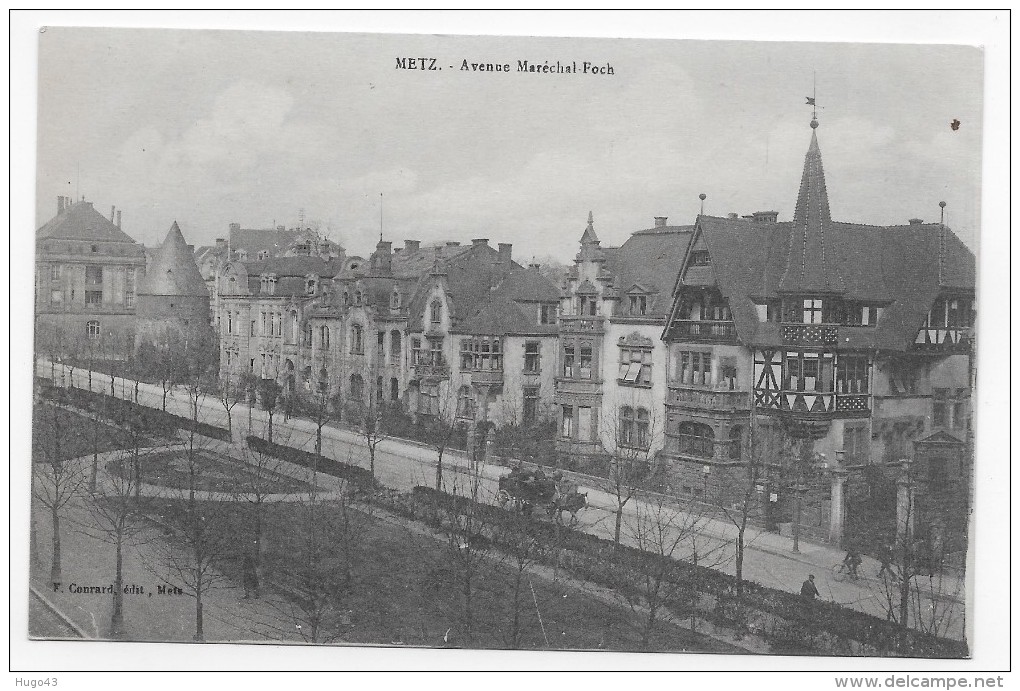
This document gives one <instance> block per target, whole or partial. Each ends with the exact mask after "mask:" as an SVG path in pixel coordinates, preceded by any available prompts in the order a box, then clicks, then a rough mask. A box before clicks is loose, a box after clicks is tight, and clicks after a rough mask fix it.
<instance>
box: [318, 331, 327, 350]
mask: <svg viewBox="0 0 1020 691" xmlns="http://www.w3.org/2000/svg"><path fill="white" fill-rule="evenodd" d="M319 347H321V348H322V349H323V350H328V349H329V327H328V326H322V327H319Z"/></svg>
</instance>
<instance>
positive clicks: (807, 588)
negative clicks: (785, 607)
mask: <svg viewBox="0 0 1020 691" xmlns="http://www.w3.org/2000/svg"><path fill="white" fill-rule="evenodd" d="M800 596H801V597H806V598H807V599H809V600H814V599H815V598H816V597H818V586H816V585H815V575H814V574H813V573H812V574H808V577H807V580H806V581H804V584H803V585H801V586H800Z"/></svg>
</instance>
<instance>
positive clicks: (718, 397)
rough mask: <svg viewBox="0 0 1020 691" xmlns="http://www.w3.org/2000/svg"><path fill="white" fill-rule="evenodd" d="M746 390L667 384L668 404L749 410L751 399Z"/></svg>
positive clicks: (682, 406) (718, 409) (684, 406)
mask: <svg viewBox="0 0 1020 691" xmlns="http://www.w3.org/2000/svg"><path fill="white" fill-rule="evenodd" d="M750 398H751V397H750V394H749V393H748V392H747V391H726V390H724V391H719V390H713V389H698V388H693V387H689V386H683V385H680V384H673V383H670V384H669V396H668V398H667V402H668V404H669V405H672V406H677V407H679V408H693V409H696V410H717V411H735V410H750V408H751V400H750Z"/></svg>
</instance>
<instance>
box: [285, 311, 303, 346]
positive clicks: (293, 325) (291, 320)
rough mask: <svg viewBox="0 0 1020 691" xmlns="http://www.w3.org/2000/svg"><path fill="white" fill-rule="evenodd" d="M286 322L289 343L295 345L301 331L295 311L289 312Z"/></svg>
mask: <svg viewBox="0 0 1020 691" xmlns="http://www.w3.org/2000/svg"><path fill="white" fill-rule="evenodd" d="M287 322H288V324H287V327H288V328H287V334H288V335H289V336H290V342H291V343H297V342H298V338H299V336H300V333H301V331H300V326H299V322H298V316H297V312H296V311H295V310H291V311H290V313H289V314H288V315H287Z"/></svg>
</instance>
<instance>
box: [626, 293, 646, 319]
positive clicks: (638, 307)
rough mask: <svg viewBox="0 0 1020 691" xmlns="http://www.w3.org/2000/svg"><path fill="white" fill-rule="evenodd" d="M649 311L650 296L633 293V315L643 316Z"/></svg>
mask: <svg viewBox="0 0 1020 691" xmlns="http://www.w3.org/2000/svg"><path fill="white" fill-rule="evenodd" d="M647 312H648V296H646V295H631V296H630V313H631V315H632V316H635V317H637V316H643V315H644V314H646V313H647Z"/></svg>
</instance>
